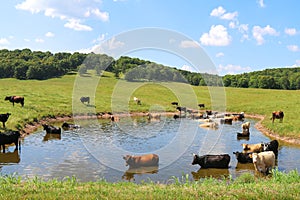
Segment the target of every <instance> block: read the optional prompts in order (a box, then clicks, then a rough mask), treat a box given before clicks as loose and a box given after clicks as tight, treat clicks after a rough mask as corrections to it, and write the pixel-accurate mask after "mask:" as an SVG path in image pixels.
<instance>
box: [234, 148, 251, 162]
mask: <svg viewBox="0 0 300 200" xmlns="http://www.w3.org/2000/svg"><path fill="white" fill-rule="evenodd" d="M233 154H234V155H235V157H236V159H237V160H238V162H239V163H252V162H253V160H252V158H251V156H250V155H251V154H252V153H242V152H238V151H236V152H233Z"/></svg>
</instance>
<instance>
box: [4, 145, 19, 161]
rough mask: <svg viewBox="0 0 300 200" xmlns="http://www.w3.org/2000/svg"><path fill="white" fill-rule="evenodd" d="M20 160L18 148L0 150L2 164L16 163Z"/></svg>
mask: <svg viewBox="0 0 300 200" xmlns="http://www.w3.org/2000/svg"><path fill="white" fill-rule="evenodd" d="M19 162H20V155H19V151H18V149H15V150H14V151H13V152H6V153H2V152H0V164H16V163H19Z"/></svg>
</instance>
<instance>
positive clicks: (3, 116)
mask: <svg viewBox="0 0 300 200" xmlns="http://www.w3.org/2000/svg"><path fill="white" fill-rule="evenodd" d="M9 116H10V113H6V114H0V122H2V124H3V128H5V122H7V120H8V118H9Z"/></svg>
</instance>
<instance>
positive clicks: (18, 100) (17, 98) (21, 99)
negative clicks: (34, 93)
mask: <svg viewBox="0 0 300 200" xmlns="http://www.w3.org/2000/svg"><path fill="white" fill-rule="evenodd" d="M4 100H5V101H10V102H11V103H12V104H13V106H15V103H20V104H21V106H22V107H24V97H21V96H6V97H5V99H4Z"/></svg>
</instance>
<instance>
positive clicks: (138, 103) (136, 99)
mask: <svg viewBox="0 0 300 200" xmlns="http://www.w3.org/2000/svg"><path fill="white" fill-rule="evenodd" d="M133 101H135V102H136V104H137V105H142V101H141V100H140V99H139V98H137V97H133Z"/></svg>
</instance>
